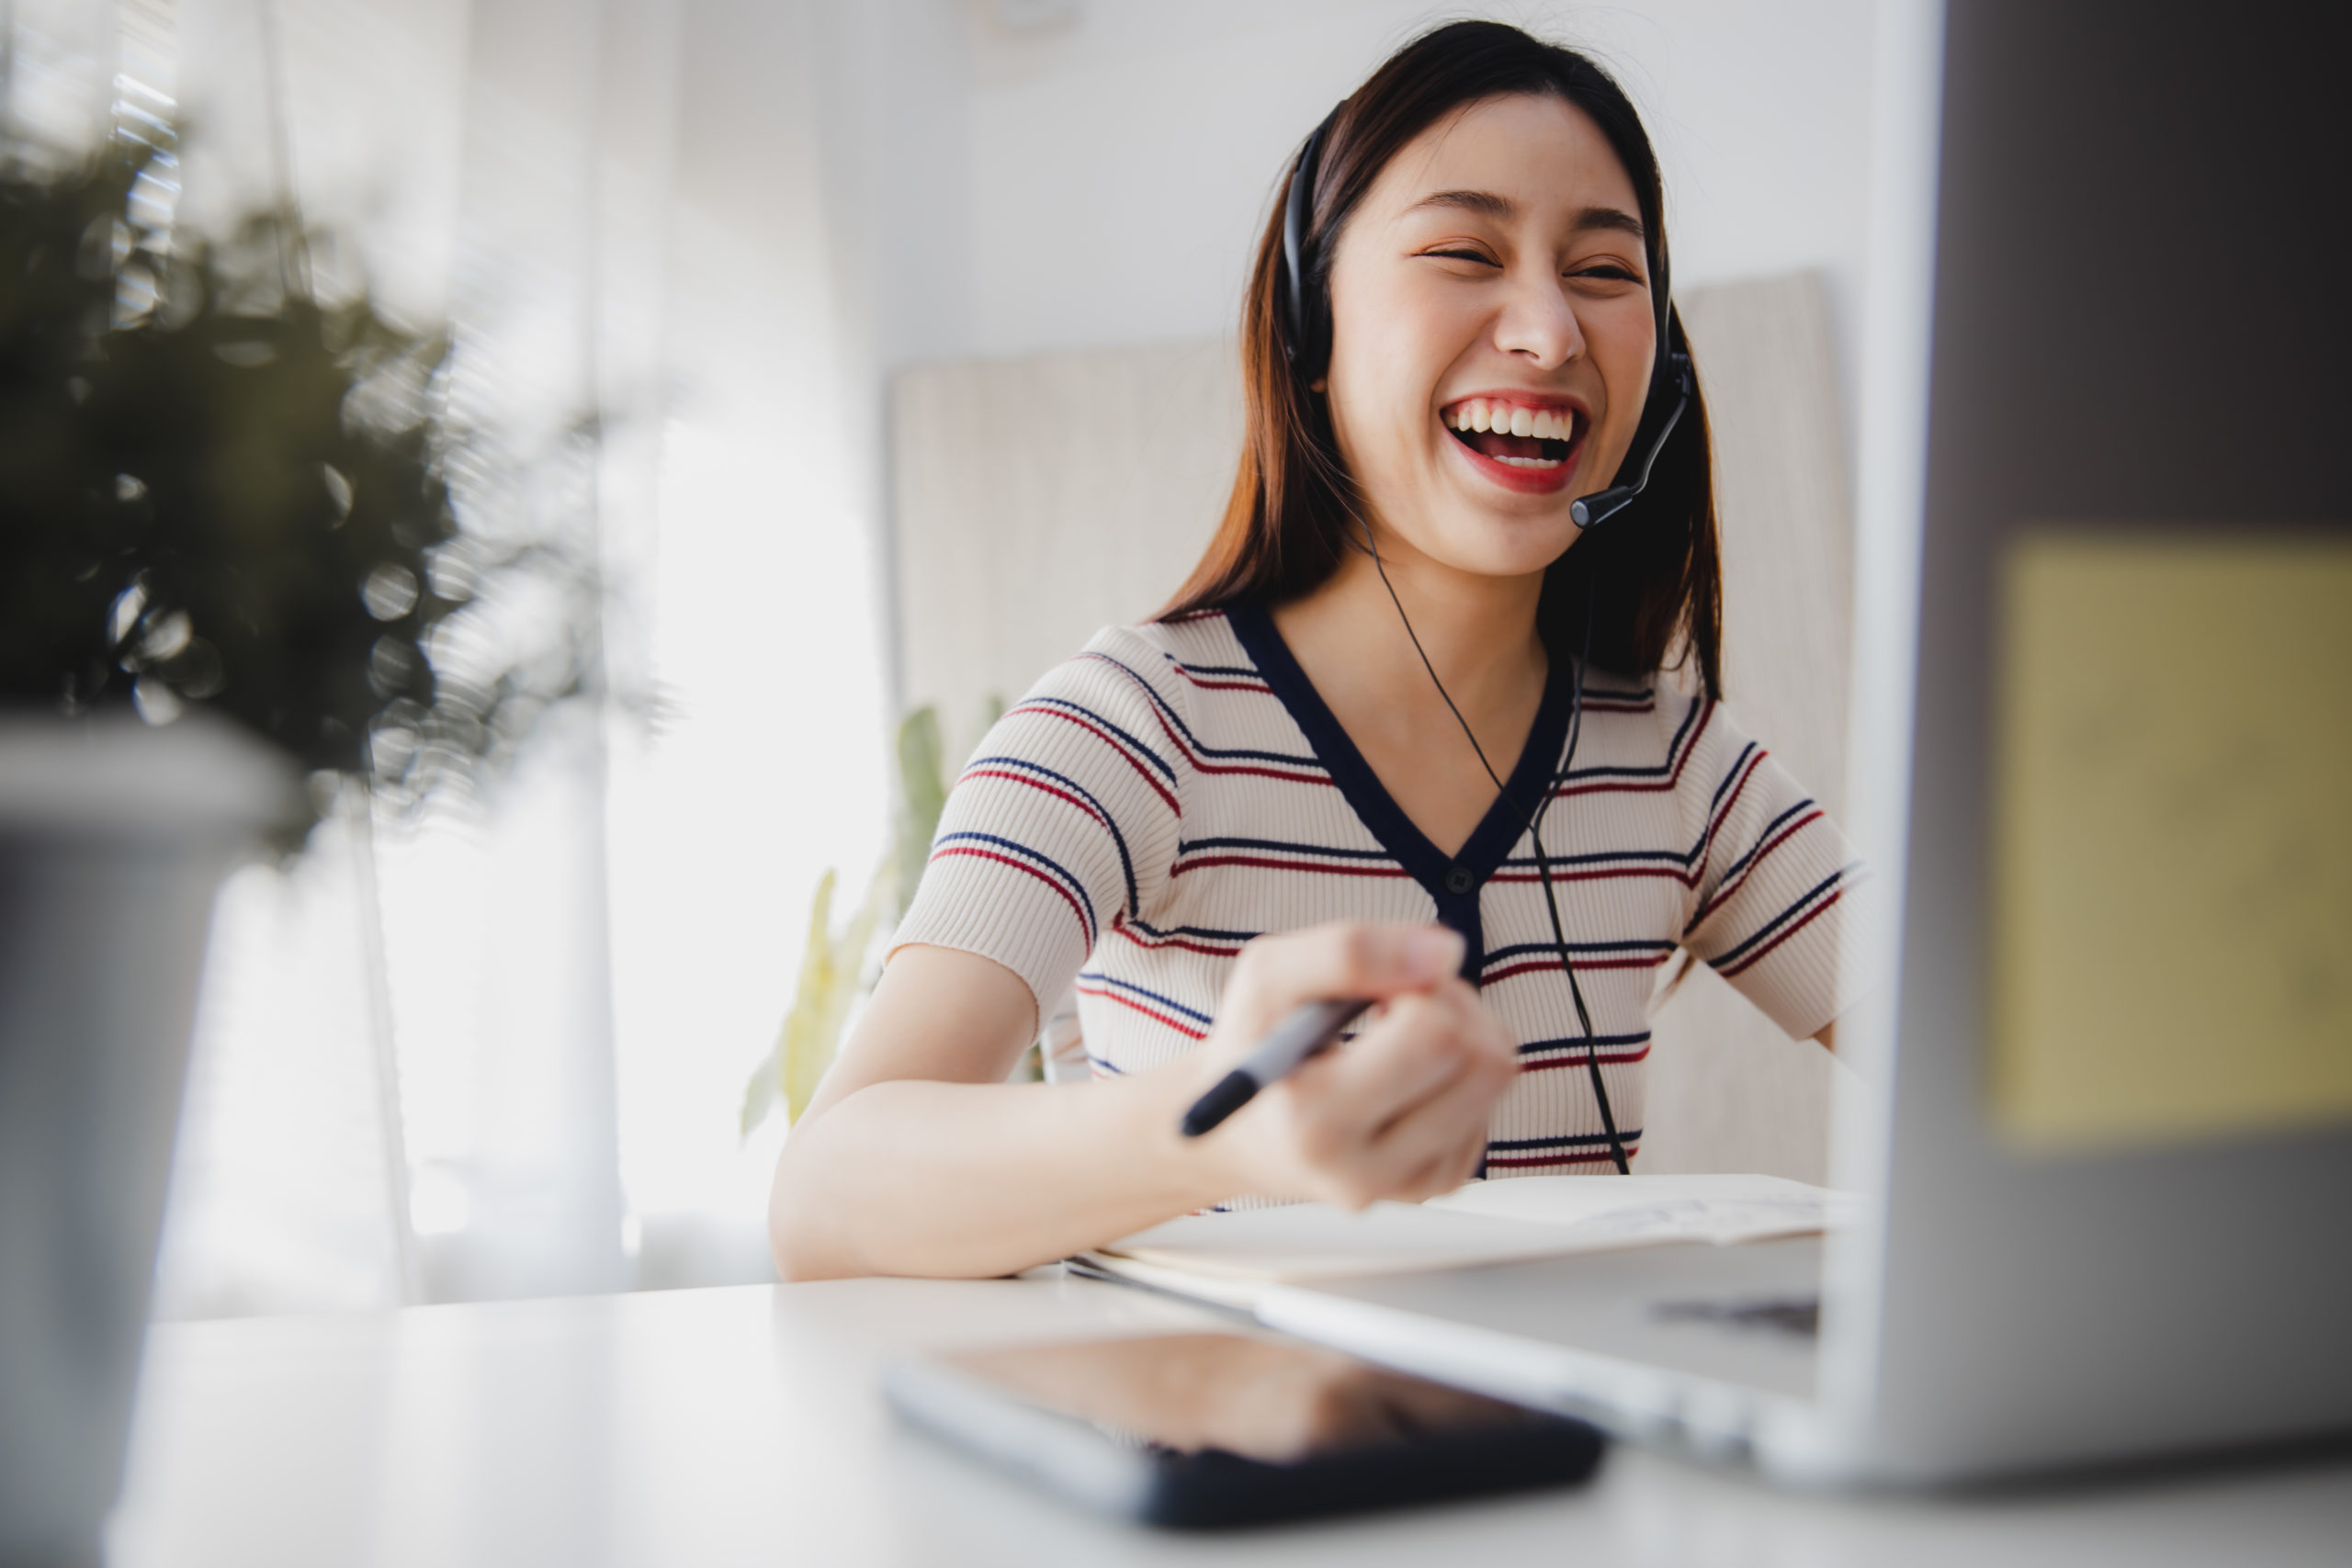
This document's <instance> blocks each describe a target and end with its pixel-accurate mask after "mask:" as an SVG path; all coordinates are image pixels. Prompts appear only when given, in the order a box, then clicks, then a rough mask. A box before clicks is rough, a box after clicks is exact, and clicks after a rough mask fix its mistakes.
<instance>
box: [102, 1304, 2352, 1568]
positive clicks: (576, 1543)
mask: <svg viewBox="0 0 2352 1568" xmlns="http://www.w3.org/2000/svg"><path fill="white" fill-rule="evenodd" d="M1202 1321H1203V1319H1202V1317H1201V1316H1200V1315H1199V1314H1195V1313H1193V1311H1192V1310H1191V1309H1189V1308H1187V1307H1184V1306H1182V1305H1181V1304H1179V1303H1174V1302H1170V1301H1163V1300H1160V1299H1158V1298H1154V1297H1150V1296H1145V1295H1141V1294H1137V1293H1136V1292H1128V1291H1125V1290H1121V1289H1119V1288H1117V1287H1114V1286H1108V1285H1101V1284H1095V1283H1092V1282H1090V1281H1087V1280H1074V1279H1062V1278H1058V1277H1050V1278H1031V1279H1023V1280H989V1281H976V1282H968V1283H965V1282H941V1281H922V1280H844V1281H839V1282H835V1283H829V1284H813V1285H793V1286H784V1287H761V1286H753V1287H746V1288H741V1289H732V1290H713V1291H681V1292H665V1293H659V1294H646V1295H636V1296H609V1297H588V1298H580V1299H575V1300H564V1301H540V1302H516V1303H498V1304H492V1305H481V1306H447V1307H423V1308H417V1309H413V1310H411V1311H408V1312H401V1313H389V1314H354V1315H349V1316H337V1317H303V1318H274V1319H271V1318H263V1319H247V1320H243V1321H232V1322H224V1323H207V1324H187V1325H165V1326H162V1327H158V1328H157V1329H155V1330H154V1332H153V1336H152V1338H151V1340H150V1348H149V1353H148V1362H147V1371H146V1382H145V1386H144V1391H143V1393H142V1403H141V1414H140V1419H139V1427H138V1435H137V1438H136V1440H135V1443H134V1448H133V1453H132V1461H131V1478H130V1491H129V1494H128V1495H127V1497H126V1499H125V1503H124V1506H123V1507H122V1509H121V1511H120V1512H119V1515H118V1516H117V1519H116V1528H115V1532H114V1537H113V1542H112V1545H113V1551H112V1554H111V1562H113V1563H114V1564H115V1568H179V1565H184V1564H189V1565H192V1564H207V1565H209V1564H222V1565H227V1564H235V1565H236V1568H269V1565H272V1564H278V1563H285V1564H300V1565H302V1568H331V1565H336V1564H377V1563H381V1564H387V1565H390V1564H400V1565H402V1568H410V1565H426V1564H457V1563H482V1564H492V1563H495V1564H499V1565H500V1568H515V1565H525V1564H537V1563H542V1562H545V1563H558V1562H560V1563H563V1564H565V1565H566V1568H596V1565H601V1564H622V1563H639V1562H642V1563H662V1564H695V1565H698V1568H699V1565H703V1564H723V1563H736V1562H741V1563H762V1564H773V1563H777V1562H800V1563H823V1564H827V1565H829V1568H830V1565H855V1564H865V1563H883V1564H910V1565H912V1564H922V1565H925V1568H929V1565H933V1564H947V1563H954V1564H987V1563H996V1562H1003V1563H1022V1564H1024V1565H1025V1564H1035V1563H1040V1562H1050V1563H1067V1564H1081V1563H1082V1564H1088V1565H1093V1564H1120V1563H1163V1562H1194V1561H1204V1560H1207V1559H1209V1558H1210V1557H1212V1556H1214V1558H1215V1560H1216V1562H1219V1563H1220V1564H1227V1563H1235V1562H1272V1563H1285V1564H1290V1563H1296V1564H1308V1563H1324V1562H1329V1563H1335V1564H1336V1563H1346V1564H1348V1565H1349V1568H1377V1565H1379V1564H1385V1563H1405V1562H1416V1563H1418V1562H1464V1561H1475V1560H1479V1559H1480V1558H1483V1560H1485V1561H1489V1562H1535V1561H1543V1562H1608V1563H1612V1564H1626V1565H1636V1568H1651V1565H1657V1568H1667V1565H1679V1564H1692V1565H1704V1568H1736V1565H1738V1564H1744V1563H1756V1564H1770V1565H1774V1568H1781V1565H1785V1564H1792V1563H1803V1564H1807V1565H1814V1564H1821V1565H1825V1568H1828V1565H1839V1564H1848V1563H1851V1564H1856V1565H1858V1568H1859V1565H1862V1564H1868V1565H1870V1568H1883V1565H1885V1564H1894V1563H1901V1564H1904V1565H1905V1568H1938V1565H1942V1564H1951V1565H1952V1568H1984V1565H1985V1563H1988V1562H1997V1563H2000V1564H2002V1568H2030V1565H2034V1564H2041V1563H2049V1564H2053V1565H2055V1564H2062V1563H2063V1564H2065V1565H2066V1568H2098V1565H2103V1564H2115V1565H2117V1568H2121V1565H2125V1564H2129V1565H2131V1568H2151V1565H2158V1564H2170V1563H2178V1564H2181V1565H2183V1568H2189V1565H2194V1568H2211V1565H2212V1564H2213V1563H2216V1562H2232V1563H2239V1562H2249V1563H2250V1562H2265V1563H2295V1564H2301V1563H2311V1564H2321V1563H2325V1564H2329V1565H2331V1568H2340V1565H2342V1564H2343V1563H2345V1562H2352V1462H2347V1461H2345V1460H2344V1459H2342V1458H2341V1457H2339V1458H2336V1459H2335V1460H2333V1461H2326V1462H2320V1463H2307V1464H2303V1465H2300V1466H2292V1467H2289V1468H2284V1469H2278V1470H2272V1471H2261V1472H2253V1471H2240V1472H2226V1473H2214V1474H2204V1475H2197V1476H2192V1477H2188V1478H2182V1477H2179V1476H2172V1477H2167V1478H2165V1479H2162V1480H2159V1481H2143V1482H2137V1483H2128V1484H2125V1483H2111V1484H2108V1485H2105V1486H2101V1487H2098V1488H2094V1489H2082V1488H2070V1489H2064V1490H2042V1491H2036V1492H2031V1493H2027V1494H2023V1495H2007V1496H2000V1497H1994V1498H1977V1499H1973V1500H1965V1501H1952V1500H1928V1501H1921V1500H1888V1499H1874V1500H1868V1501H1860V1502H1856V1501H1837V1500H1830V1499H1822V1498H1813V1497H1801V1496H1791V1495H1781V1494H1776V1493H1773V1492H1770V1491H1767V1490H1765V1489H1764V1488H1762V1487H1760V1486H1758V1485H1757V1484H1755V1483H1753V1482H1751V1481H1749V1480H1747V1479H1746V1478H1744V1477H1742V1476H1738V1475H1731V1474H1723V1473H1716V1472H1708V1471H1705V1470H1702V1469H1699V1468H1696V1467H1694V1466H1691V1465H1690V1464H1687V1463H1684V1462H1682V1461H1678V1460H1675V1459H1671V1458H1668V1457H1665V1456H1662V1455H1658V1454H1653V1453H1649V1452H1645V1451H1644V1450H1639V1449H1628V1448H1621V1449H1618V1450H1615V1451H1614V1452H1612V1453H1611V1456H1610V1458H1609V1459H1608V1461H1606V1463H1605V1465H1604V1467H1603V1469H1602V1472H1601V1473H1600V1478H1599V1479H1598V1480H1597V1481H1596V1482H1594V1483H1591V1484H1590V1485H1588V1486H1586V1487H1584V1488H1582V1489H1579V1490H1576V1491H1569V1492H1562V1493H1556V1494H1553V1495H1544V1496H1534V1497H1522V1498H1516V1499H1509V1500H1504V1501H1500V1502H1487V1503H1469V1504H1460V1505H1453V1506H1445V1507H1439V1508H1430V1509H1423V1510H1419V1511H1417V1512H1412V1513H1407V1514H1400V1515H1393V1516H1387V1517H1372V1518H1368V1519H1359V1520H1345V1521H1340V1522H1337V1523H1330V1524H1322V1525H1315V1526H1296V1527H1291V1528H1287V1529H1277V1530H1265V1531H1257V1532H1252V1533H1250V1534H1246V1535H1241V1536H1227V1537H1220V1538H1215V1539H1208V1540H1200V1539H1185V1538H1181V1537H1169V1536H1162V1535H1155V1534H1151V1533H1148V1532H1145V1531H1142V1530H1139V1529H1125V1528H1122V1527H1119V1526H1115V1525H1111V1524H1106V1523H1099V1522H1096V1521H1094V1520H1092V1519H1090V1518H1087V1517H1082V1516H1079V1515H1076V1514H1072V1513H1069V1512H1068V1511H1066V1510H1064V1509H1063V1508H1061V1507H1060V1506H1058V1505H1057V1504H1055V1503H1053V1502H1051V1501H1049V1500H1046V1499H1044V1498H1039V1497H1035V1496H1033V1495H1030V1494H1028V1493H1026V1492H1024V1491H1022V1490H1021V1489H1019V1488H1017V1487H1015V1486H1012V1485H1011V1484H1008V1483H1002V1482H1001V1481H999V1480H998V1479H997V1478H996V1477H995V1476H994V1475H993V1474H991V1473H989V1472H984V1471H981V1470H978V1469H977V1468H975V1467H972V1466H970V1465H968V1464H967V1463H966V1462H965V1461H963V1460H961V1459H960V1458H959V1457H957V1456H956V1455H953V1454H950V1453H946V1452H944V1451H942V1450H938V1449H935V1448H933V1447H932V1446H931V1445H930V1444H928V1443H926V1442H925V1441H924V1440H923V1439H922V1438H917V1437H913V1436H910V1435H909V1434H907V1433H904V1432H902V1431H900V1430H899V1429H898V1428H897V1427H895V1426H894V1424H893V1423H892V1421H891V1420H890V1418H889V1416H888V1412H887V1411H886V1410H885V1409H884V1408H883V1406H882V1404H881V1403H880V1401H879V1399H878V1398H877V1397H876V1393H875V1392H874V1370H875V1367H876V1363H877V1362H878V1360H879V1359H881V1358H883V1357H885V1356H887V1355H888V1354H889V1353H891V1352H892V1351H895V1350H899V1349H903V1348H909V1347H913V1346H918V1345H949V1344H979V1343H984V1342H989V1341H1007V1340H1013V1339H1021V1338H1035V1337H1053V1336H1056V1335H1098V1336H1099V1335H1112V1334H1131V1333H1152V1332H1159V1331H1162V1330H1165V1329H1169V1328H1175V1327H1184V1326H1192V1325H1198V1324H1200V1323H1201V1322H1202ZM1474 1553H1475V1554H1479V1556H1478V1557H1473V1556H1472V1555H1471V1554H1474Z"/></svg>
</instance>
